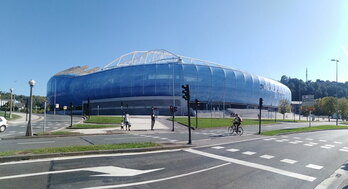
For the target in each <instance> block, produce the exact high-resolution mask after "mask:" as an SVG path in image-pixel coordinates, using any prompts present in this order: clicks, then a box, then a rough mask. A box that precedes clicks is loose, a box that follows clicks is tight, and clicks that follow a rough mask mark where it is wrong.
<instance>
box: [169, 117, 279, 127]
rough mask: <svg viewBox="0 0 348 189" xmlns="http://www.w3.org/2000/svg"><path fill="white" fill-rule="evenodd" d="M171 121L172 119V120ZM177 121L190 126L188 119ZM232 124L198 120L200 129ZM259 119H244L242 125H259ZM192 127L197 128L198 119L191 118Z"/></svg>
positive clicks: (212, 120) (230, 121)
mask: <svg viewBox="0 0 348 189" xmlns="http://www.w3.org/2000/svg"><path fill="white" fill-rule="evenodd" d="M170 120H171V119H170ZM175 121H176V122H178V123H181V124H183V125H188V120H187V118H175ZM231 123H232V119H231V118H198V128H210V127H227V126H230V125H231ZM273 123H277V122H275V121H274V120H268V119H267V120H262V124H273ZM258 124H259V120H258V119H244V120H243V122H242V125H258ZM191 126H192V127H196V118H195V117H191Z"/></svg>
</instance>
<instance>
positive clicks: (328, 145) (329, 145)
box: [325, 144, 335, 148]
mask: <svg viewBox="0 0 348 189" xmlns="http://www.w3.org/2000/svg"><path fill="white" fill-rule="evenodd" d="M325 146H327V147H331V148H333V147H335V145H331V144H325Z"/></svg>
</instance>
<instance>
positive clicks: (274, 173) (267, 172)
mask: <svg viewBox="0 0 348 189" xmlns="http://www.w3.org/2000/svg"><path fill="white" fill-rule="evenodd" d="M347 134H348V131H346V130H331V131H320V132H312V133H302V134H291V135H286V136H279V137H268V138H263V139H256V140H255V139H254V140H250V141H244V142H237V143H224V144H220V145H219V144H213V145H211V146H206V147H198V148H191V149H184V150H176V151H167V152H151V153H138V154H109V155H98V156H86V157H69V158H65V159H64V158H55V159H45V160H34V161H21V162H10V163H3V164H0V184H1V188H64V189H67V188H95V189H98V188H122V187H126V188H202V189H205V188H206V189H208V188H209V189H210V188H238V189H240V188H241V189H244V188H245V189H254V188H255V189H256V188H257V189H260V188H267V189H268V188H314V187H315V186H317V185H318V184H319V183H321V182H322V181H323V180H324V179H325V178H327V177H329V176H330V175H331V174H332V173H333V172H334V171H335V170H336V169H338V168H339V167H340V166H341V165H342V164H344V163H345V162H346V160H347V159H348V138H347V137H346V135H347Z"/></svg>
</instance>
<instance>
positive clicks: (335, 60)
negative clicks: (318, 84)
mask: <svg viewBox="0 0 348 189" xmlns="http://www.w3.org/2000/svg"><path fill="white" fill-rule="evenodd" d="M331 61H334V62H336V101H337V103H336V125H338V92H337V91H338V62H339V60H337V59H331Z"/></svg>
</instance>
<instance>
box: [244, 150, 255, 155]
mask: <svg viewBox="0 0 348 189" xmlns="http://www.w3.org/2000/svg"><path fill="white" fill-rule="evenodd" d="M242 154H245V155H249V156H251V155H254V154H256V152H250V151H246V152H243V153H242Z"/></svg>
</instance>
